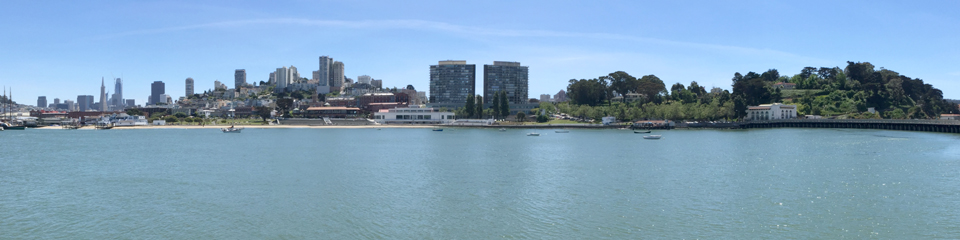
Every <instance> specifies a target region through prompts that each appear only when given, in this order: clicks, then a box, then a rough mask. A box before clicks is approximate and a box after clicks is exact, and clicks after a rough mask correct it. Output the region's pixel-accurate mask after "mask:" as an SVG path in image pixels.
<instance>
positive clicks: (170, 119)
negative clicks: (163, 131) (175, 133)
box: [163, 116, 177, 123]
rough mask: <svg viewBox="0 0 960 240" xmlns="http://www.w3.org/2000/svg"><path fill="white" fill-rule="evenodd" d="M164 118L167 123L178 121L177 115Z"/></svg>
mask: <svg viewBox="0 0 960 240" xmlns="http://www.w3.org/2000/svg"><path fill="white" fill-rule="evenodd" d="M163 120H165V121H167V123H175V122H177V117H175V116H167V117H166V118H164V119H163Z"/></svg>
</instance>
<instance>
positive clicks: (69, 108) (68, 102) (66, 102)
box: [63, 100, 77, 111]
mask: <svg viewBox="0 0 960 240" xmlns="http://www.w3.org/2000/svg"><path fill="white" fill-rule="evenodd" d="M63 105H66V109H67V111H74V109H76V108H77V106H76V104H74V103H73V100H63Z"/></svg>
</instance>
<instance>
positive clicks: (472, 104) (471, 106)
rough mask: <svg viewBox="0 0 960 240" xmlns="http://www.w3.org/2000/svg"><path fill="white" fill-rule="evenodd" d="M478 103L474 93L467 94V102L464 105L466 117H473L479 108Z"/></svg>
mask: <svg viewBox="0 0 960 240" xmlns="http://www.w3.org/2000/svg"><path fill="white" fill-rule="evenodd" d="M476 103H477V102H476V99H475V98H474V96H473V94H471V95H470V96H467V103H466V104H465V105H464V106H463V108H464V115H465V118H473V113H474V111H476V110H477V106H476Z"/></svg>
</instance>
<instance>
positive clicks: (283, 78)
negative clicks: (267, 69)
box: [273, 67, 290, 92]
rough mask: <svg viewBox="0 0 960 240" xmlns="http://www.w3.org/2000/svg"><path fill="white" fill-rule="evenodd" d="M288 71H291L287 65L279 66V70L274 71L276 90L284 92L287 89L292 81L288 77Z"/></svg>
mask: <svg viewBox="0 0 960 240" xmlns="http://www.w3.org/2000/svg"><path fill="white" fill-rule="evenodd" d="M287 72H289V69H287V67H281V68H277V71H274V72H273V80H274V81H276V83H277V84H276V86H277V87H276V88H274V91H275V92H283V91H285V90H286V88H287V84H289V83H290V82H289V80H288V77H287V76H288V75H287Z"/></svg>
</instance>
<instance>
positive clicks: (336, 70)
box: [330, 62, 346, 89]
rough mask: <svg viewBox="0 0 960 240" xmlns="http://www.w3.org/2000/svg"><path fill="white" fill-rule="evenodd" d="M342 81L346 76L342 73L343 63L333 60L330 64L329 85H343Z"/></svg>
mask: <svg viewBox="0 0 960 240" xmlns="http://www.w3.org/2000/svg"><path fill="white" fill-rule="evenodd" d="M344 81H346V77H345V76H344V75H343V63H342V62H333V64H332V65H330V82H331V84H330V85H331V86H336V87H343V82H344ZM341 89H342V88H341Z"/></svg>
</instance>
